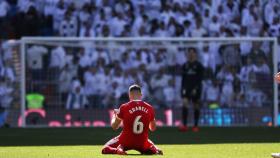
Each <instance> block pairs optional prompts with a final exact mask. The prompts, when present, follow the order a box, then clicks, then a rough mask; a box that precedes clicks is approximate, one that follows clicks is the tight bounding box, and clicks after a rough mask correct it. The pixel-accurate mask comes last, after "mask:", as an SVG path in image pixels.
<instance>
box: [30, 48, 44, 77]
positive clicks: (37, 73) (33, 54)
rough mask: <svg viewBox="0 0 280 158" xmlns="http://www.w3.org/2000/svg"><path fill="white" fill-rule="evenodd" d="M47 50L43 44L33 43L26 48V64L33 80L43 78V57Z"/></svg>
mask: <svg viewBox="0 0 280 158" xmlns="http://www.w3.org/2000/svg"><path fill="white" fill-rule="evenodd" d="M47 52H48V50H47V48H45V47H44V46H38V45H33V46H31V47H30V48H28V49H27V66H28V68H29V69H30V70H31V73H32V78H33V79H34V80H42V79H44V75H45V74H44V73H43V59H44V56H45V55H46V54H47Z"/></svg>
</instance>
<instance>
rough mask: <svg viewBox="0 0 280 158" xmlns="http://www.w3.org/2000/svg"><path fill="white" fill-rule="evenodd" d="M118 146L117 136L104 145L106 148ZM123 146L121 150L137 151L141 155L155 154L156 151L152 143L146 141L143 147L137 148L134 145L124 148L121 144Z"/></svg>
mask: <svg viewBox="0 0 280 158" xmlns="http://www.w3.org/2000/svg"><path fill="white" fill-rule="evenodd" d="M119 145H120V140H119V136H117V137H115V138H113V139H111V140H109V141H108V142H107V143H106V144H105V147H106V146H109V147H112V148H117V147H118V146H119ZM121 145H122V146H123V149H124V150H125V151H127V150H137V151H139V152H140V153H141V154H155V152H156V150H158V148H157V147H156V146H155V145H154V143H153V142H152V141H151V140H150V139H148V140H147V141H146V142H145V143H144V145H142V146H137V145H136V144H135V145H129V146H125V145H123V144H121Z"/></svg>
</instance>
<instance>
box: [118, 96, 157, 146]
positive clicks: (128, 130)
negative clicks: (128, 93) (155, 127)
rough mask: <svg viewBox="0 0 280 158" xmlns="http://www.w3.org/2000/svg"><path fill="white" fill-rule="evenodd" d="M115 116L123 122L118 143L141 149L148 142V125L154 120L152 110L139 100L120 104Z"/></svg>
mask: <svg viewBox="0 0 280 158" xmlns="http://www.w3.org/2000/svg"><path fill="white" fill-rule="evenodd" d="M117 116H118V117H119V118H120V119H122V121H123V130H122V133H121V134H120V143H121V144H122V145H124V146H131V145H134V146H135V145H136V146H138V147H141V146H142V145H143V144H144V143H145V142H146V141H148V134H149V124H150V122H151V121H153V120H155V112H154V108H153V107H152V106H151V105H149V104H148V103H146V102H144V101H141V100H133V101H130V102H128V103H125V104H122V105H121V106H120V108H119V113H118V114H117Z"/></svg>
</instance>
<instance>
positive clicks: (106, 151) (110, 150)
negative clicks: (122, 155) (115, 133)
mask: <svg viewBox="0 0 280 158" xmlns="http://www.w3.org/2000/svg"><path fill="white" fill-rule="evenodd" d="M116 153H117V148H112V147H110V146H106V147H104V148H103V149H102V154H116Z"/></svg>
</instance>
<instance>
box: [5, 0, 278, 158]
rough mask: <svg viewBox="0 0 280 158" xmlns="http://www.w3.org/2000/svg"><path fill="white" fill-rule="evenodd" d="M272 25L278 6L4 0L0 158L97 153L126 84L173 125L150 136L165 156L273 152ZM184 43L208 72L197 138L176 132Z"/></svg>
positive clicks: (259, 0) (202, 0)
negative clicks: (136, 87) (137, 87)
mask: <svg viewBox="0 0 280 158" xmlns="http://www.w3.org/2000/svg"><path fill="white" fill-rule="evenodd" d="M279 18H280V1H279V0H246V1H243V0H64V1H63V0H0V38H1V41H0V127H3V128H0V158H2V157H5V158H17V157H24V156H25V157H38V156H39V157H67V158H69V157H75V158H76V157H89V156H90V155H91V156H92V157H100V150H101V146H98V145H103V144H104V143H105V142H106V141H107V140H109V139H110V138H111V137H113V136H116V135H117V133H119V131H117V132H113V131H112V130H111V129H110V128H108V125H109V120H110V118H111V116H112V109H113V108H117V107H118V105H119V104H120V103H122V102H124V101H126V100H127V96H126V92H127V87H128V85H130V84H131V83H138V84H140V85H141V86H142V87H143V90H144V100H146V101H148V102H150V103H152V104H153V105H154V106H155V108H156V115H157V116H156V117H157V119H158V122H157V124H158V125H159V126H171V127H161V128H159V129H158V130H157V131H156V132H155V133H151V139H152V140H153V141H154V142H155V143H156V144H159V146H160V148H162V149H163V151H164V153H165V154H166V157H186V156H188V157H217V158H220V157H240V158H243V157H246V158H250V157H252V158H253V157H254V158H255V157H269V155H270V153H271V152H279V142H280V137H279V136H280V135H279V128H273V127H269V126H273V121H275V120H273V117H274V114H273V110H275V109H278V108H277V106H278V105H275V103H277V102H278V99H279V96H277V89H275V88H277V85H276V84H275V81H273V74H274V73H275V72H277V71H278V70H277V67H278V69H279V67H280V65H279V64H278V63H279V62H280V55H279V51H280V49H279V45H280V42H279V40H278V39H279V35H280V19H279ZM189 47H195V48H196V50H197V52H198V56H199V61H200V62H201V63H202V64H203V66H204V67H205V68H206V71H205V79H204V81H203V95H202V98H201V102H202V115H201V118H200V124H201V125H202V126H210V127H202V128H201V130H200V131H199V132H198V133H195V132H191V131H188V132H187V133H181V132H178V129H177V127H174V126H177V125H179V124H180V118H181V111H180V110H181V108H180V107H181V97H180V84H181V82H180V80H181V79H180V77H181V76H180V75H181V72H180V67H181V65H182V64H183V63H184V62H185V61H187V58H186V53H187V49H188V48H189ZM278 50H279V51H278ZM275 56H278V58H275ZM77 92H80V93H79V94H78V93H77ZM73 98H76V99H77V98H78V100H79V101H78V103H79V104H74V101H73ZM22 114H25V115H24V116H25V117H24V116H23V115H22ZM21 116H22V117H21ZM192 118H193V117H192V115H190V116H189V119H190V121H189V122H191V120H192ZM274 118H276V119H278V123H280V116H278V117H274ZM190 125H191V124H190ZM22 126H25V127H35V128H17V127H22ZM104 126H105V127H104ZM216 126H219V127H216ZM236 126H238V127H236ZM240 126H241V127H240ZM252 126H261V127H252ZM276 126H277V125H276ZM8 127H12V128H8ZM46 127H48V128H46ZM49 127H62V128H49ZM68 127H76V128H68ZM78 127H80V128H78ZM85 127H87V128H85ZM244 127H245V128H244ZM85 145H90V146H85ZM174 151H175V152H174Z"/></svg>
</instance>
